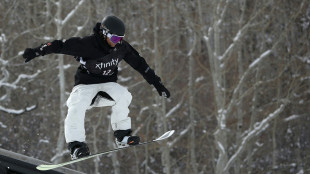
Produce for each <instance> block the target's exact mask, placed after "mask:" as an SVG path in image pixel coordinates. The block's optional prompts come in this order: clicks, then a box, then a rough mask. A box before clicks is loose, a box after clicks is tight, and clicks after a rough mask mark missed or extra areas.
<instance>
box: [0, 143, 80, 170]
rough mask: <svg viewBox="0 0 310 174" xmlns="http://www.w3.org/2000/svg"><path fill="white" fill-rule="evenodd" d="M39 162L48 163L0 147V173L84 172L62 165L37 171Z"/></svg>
mask: <svg viewBox="0 0 310 174" xmlns="http://www.w3.org/2000/svg"><path fill="white" fill-rule="evenodd" d="M40 164H49V163H48V162H45V161H41V160H38V159H35V158H32V157H28V156H25V155H21V154H18V153H15V152H11V151H8V150H5V149H1V148H0V174H85V173H82V172H78V171H75V170H72V169H68V168H64V167H61V168H57V169H55V170H50V171H39V170H37V169H36V166H37V165H40Z"/></svg>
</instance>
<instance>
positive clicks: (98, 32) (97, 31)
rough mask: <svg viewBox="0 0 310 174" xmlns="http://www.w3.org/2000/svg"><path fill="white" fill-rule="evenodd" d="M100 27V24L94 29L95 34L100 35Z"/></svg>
mask: <svg viewBox="0 0 310 174" xmlns="http://www.w3.org/2000/svg"><path fill="white" fill-rule="evenodd" d="M100 25H101V23H100V22H98V23H96V25H95V27H94V28H93V32H94V34H96V35H100Z"/></svg>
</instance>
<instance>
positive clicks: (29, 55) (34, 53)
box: [23, 48, 42, 62]
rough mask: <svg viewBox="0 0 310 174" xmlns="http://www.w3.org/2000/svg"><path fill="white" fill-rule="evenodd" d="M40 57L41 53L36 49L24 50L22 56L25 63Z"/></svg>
mask: <svg viewBox="0 0 310 174" xmlns="http://www.w3.org/2000/svg"><path fill="white" fill-rule="evenodd" d="M40 55H42V54H41V51H40V50H39V49H38V48H35V49H33V48H26V49H25V51H24V54H23V58H24V59H26V60H25V62H29V61H30V60H32V59H34V58H35V57H38V56H40Z"/></svg>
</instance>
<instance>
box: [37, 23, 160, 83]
mask: <svg viewBox="0 0 310 174" xmlns="http://www.w3.org/2000/svg"><path fill="white" fill-rule="evenodd" d="M93 31H94V33H93V34H92V35H90V36H86V37H83V38H79V37H72V38H70V39H68V40H66V41H62V40H54V41H53V42H50V43H46V44H43V45H41V46H40V47H39V48H38V49H39V50H40V54H41V55H46V54H51V53H60V54H66V55H72V56H74V57H75V58H76V59H77V60H78V61H80V62H81V65H80V66H79V68H78V70H77V72H76V74H75V85H79V84H98V83H105V82H116V81H117V73H118V68H117V67H118V64H119V62H120V61H122V60H125V61H126V62H127V63H128V64H129V65H130V66H131V67H133V68H134V69H135V70H137V71H138V72H139V73H140V74H141V75H143V77H144V79H145V80H146V81H147V82H148V83H149V84H154V83H156V82H159V81H160V78H159V77H158V76H156V75H155V73H154V71H153V70H152V69H151V68H150V67H149V65H148V64H147V63H146V62H145V59H144V58H143V57H141V56H140V55H139V53H138V52H137V51H136V50H135V49H134V48H133V47H132V46H131V45H130V44H129V43H127V42H126V41H125V40H123V41H121V42H120V43H118V44H116V46H115V47H110V46H109V45H108V43H107V41H106V40H104V39H103V36H102V35H100V23H97V24H96V26H95V27H94V29H93Z"/></svg>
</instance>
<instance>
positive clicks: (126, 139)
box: [114, 129, 140, 148]
mask: <svg viewBox="0 0 310 174" xmlns="http://www.w3.org/2000/svg"><path fill="white" fill-rule="evenodd" d="M131 132H132V130H131V129H128V130H117V131H114V136H115V143H116V145H117V147H118V148H124V147H128V146H133V145H137V144H139V142H140V137H139V136H131Z"/></svg>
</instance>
